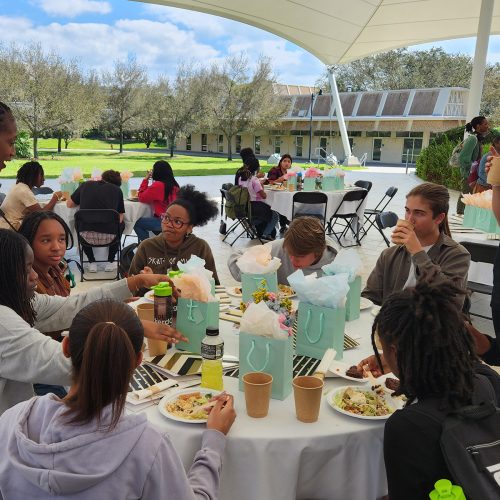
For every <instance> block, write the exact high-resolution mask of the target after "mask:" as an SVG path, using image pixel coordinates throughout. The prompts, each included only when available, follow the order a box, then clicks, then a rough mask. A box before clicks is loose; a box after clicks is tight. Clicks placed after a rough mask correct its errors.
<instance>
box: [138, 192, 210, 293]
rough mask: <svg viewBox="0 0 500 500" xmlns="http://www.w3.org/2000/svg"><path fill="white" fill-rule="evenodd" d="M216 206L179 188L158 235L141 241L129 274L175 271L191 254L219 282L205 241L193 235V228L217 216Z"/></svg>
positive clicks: (200, 195)
mask: <svg viewBox="0 0 500 500" xmlns="http://www.w3.org/2000/svg"><path fill="white" fill-rule="evenodd" d="M218 213H219V210H218V207H217V205H216V203H215V202H214V201H213V200H209V199H208V197H207V194H206V193H201V192H200V191H196V190H195V189H194V186H192V185H190V184H188V185H186V186H183V187H182V188H181V189H180V190H179V191H178V193H177V198H176V199H175V201H173V202H172V203H171V204H170V205H169V206H168V208H167V210H166V211H165V213H164V214H163V215H162V217H161V232H162V233H161V234H160V235H158V236H155V237H153V238H149V239H147V240H145V241H143V242H142V243H141V244H140V245H139V248H138V249H137V252H136V254H135V256H134V259H133V260H132V264H131V266H130V274H131V275H134V274H139V273H140V272H141V271H146V272H151V271H152V272H153V273H157V272H159V271H160V270H161V272H162V273H165V272H167V271H169V270H176V269H177V263H178V262H186V261H187V260H189V258H190V257H191V256H192V255H197V256H198V257H200V258H202V259H204V260H205V267H206V268H207V269H208V270H209V271H212V272H213V275H214V278H215V282H216V283H219V278H218V276H217V270H216V269H215V261H214V257H213V255H212V250H211V249H210V246H209V245H208V243H207V242H206V241H205V240H202V239H201V238H198V237H197V236H195V235H194V234H193V229H194V228H195V227H197V226H204V225H205V224H207V223H208V221H210V220H212V219H214V218H215V217H217V215H218Z"/></svg>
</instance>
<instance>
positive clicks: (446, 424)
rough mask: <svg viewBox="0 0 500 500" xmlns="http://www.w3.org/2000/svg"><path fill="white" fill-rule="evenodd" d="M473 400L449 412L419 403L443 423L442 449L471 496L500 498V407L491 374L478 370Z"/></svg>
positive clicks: (457, 481)
mask: <svg viewBox="0 0 500 500" xmlns="http://www.w3.org/2000/svg"><path fill="white" fill-rule="evenodd" d="M475 382H476V383H475V384H474V396H473V404H472V405H469V406H464V407H462V408H458V409H457V410H454V411H452V412H449V413H445V412H443V411H442V410H438V409H436V408H429V407H427V408H426V405H425V401H424V402H422V404H421V405H419V406H420V407H415V408H414V410H418V411H419V412H421V413H425V414H426V415H427V416H429V417H430V418H432V419H433V420H435V421H437V422H439V423H440V424H442V433H441V440H440V445H441V451H442V452H443V457H444V460H445V462H446V465H447V467H448V470H449V471H450V474H451V475H452V478H450V479H453V482H454V483H455V484H458V485H460V486H461V487H462V488H463V490H464V493H465V496H466V498H467V499H468V500H497V499H498V498H500V409H499V408H497V406H496V395H495V391H494V389H493V386H492V384H491V383H490V381H489V380H488V377H486V376H484V375H481V374H479V373H477V372H476V381H475Z"/></svg>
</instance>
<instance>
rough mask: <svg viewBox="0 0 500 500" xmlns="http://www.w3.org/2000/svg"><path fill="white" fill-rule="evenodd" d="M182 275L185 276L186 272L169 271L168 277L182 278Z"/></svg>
mask: <svg viewBox="0 0 500 500" xmlns="http://www.w3.org/2000/svg"><path fill="white" fill-rule="evenodd" d="M181 274H184V271H169V272H168V277H169V278H175V277H176V276H180V275H181Z"/></svg>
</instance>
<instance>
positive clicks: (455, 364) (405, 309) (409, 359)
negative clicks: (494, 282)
mask: <svg viewBox="0 0 500 500" xmlns="http://www.w3.org/2000/svg"><path fill="white" fill-rule="evenodd" d="M460 294H463V291H461V290H460V289H459V288H457V287H456V286H455V285H453V284H452V283H451V282H449V281H448V282H444V283H441V284H439V285H432V284H430V283H429V282H427V281H423V282H419V283H418V284H417V286H416V287H415V288H407V289H405V290H403V291H400V292H396V293H393V294H392V295H390V296H389V297H388V298H387V299H386V300H385V301H384V303H383V305H382V307H381V309H380V312H379V313H378V315H377V317H376V318H375V321H374V323H373V327H372V335H371V339H372V346H373V350H374V352H375V356H376V357H377V360H378V362H379V365H380V366H382V364H381V359H380V355H379V354H378V350H377V348H376V343H375V336H376V335H378V336H379V338H380V340H381V341H382V342H383V343H384V344H386V345H388V344H392V345H394V346H395V348H396V357H397V365H398V371H399V380H400V383H401V384H400V389H399V391H398V393H400V394H401V393H402V394H405V395H406V396H407V398H408V404H411V403H412V402H413V401H414V400H415V399H416V398H418V399H419V400H420V399H423V398H425V397H433V396H435V397H441V398H444V402H445V404H447V405H449V406H450V407H452V408H453V407H457V406H461V405H465V404H468V402H469V400H470V396H471V394H472V391H473V377H474V368H473V366H474V362H475V361H476V360H477V357H476V354H475V347H474V341H473V339H472V337H471V335H470V334H469V332H468V331H467V329H466V328H465V323H464V317H463V315H462V313H461V312H460V311H459V310H458V309H457V308H456V306H455V304H454V303H453V300H452V299H453V296H455V295H460Z"/></svg>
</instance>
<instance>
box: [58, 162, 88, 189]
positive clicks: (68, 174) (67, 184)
mask: <svg viewBox="0 0 500 500" xmlns="http://www.w3.org/2000/svg"><path fill="white" fill-rule="evenodd" d="M58 181H59V184H60V186H61V191H62V192H63V193H69V194H70V195H71V194H72V193H74V192H75V191H76V190H77V188H78V185H79V183H80V182H81V181H83V175H82V171H81V170H80V169H79V168H78V167H75V168H71V167H69V168H65V169H64V170H63V171H62V172H61V175H60V176H59V179H58Z"/></svg>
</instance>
